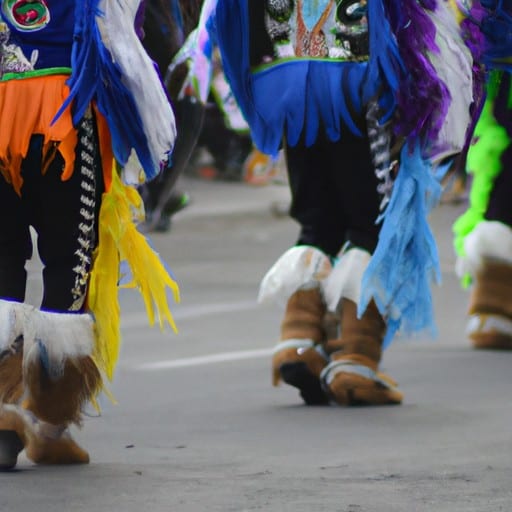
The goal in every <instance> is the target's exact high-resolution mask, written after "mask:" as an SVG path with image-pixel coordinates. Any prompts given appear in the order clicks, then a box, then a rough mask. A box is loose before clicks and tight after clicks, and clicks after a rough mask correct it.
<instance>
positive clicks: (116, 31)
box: [57, 0, 176, 179]
mask: <svg viewBox="0 0 512 512" xmlns="http://www.w3.org/2000/svg"><path fill="white" fill-rule="evenodd" d="M139 5H140V0H77V1H76V13H75V33H74V44H73V52H72V70H73V71H72V75H71V77H70V79H69V87H70V90H71V92H70V96H69V98H68V100H67V102H66V104H65V105H64V106H63V107H62V109H61V111H60V112H62V111H63V110H64V109H65V107H66V106H67V104H69V103H71V102H72V106H73V121H74V122H75V123H77V122H78V121H79V120H80V119H81V118H82V116H83V115H84V113H85V110H86V109H87V107H88V105H89V103H90V102H91V101H94V102H95V103H96V104H97V107H98V110H99V111H100V112H101V113H102V114H103V115H104V116H105V118H106V120H107V122H108V125H109V129H110V132H111V136H112V145H113V148H112V149H113V152H114V156H115V158H116V160H117V161H118V162H119V164H120V165H121V166H123V167H124V166H125V165H126V163H127V162H128V159H129V157H130V155H131V154H132V152H135V153H136V155H137V157H138V160H139V161H140V163H141V166H142V168H143V170H144V173H145V177H146V178H147V179H152V178H153V177H155V176H156V175H157V174H158V173H159V172H160V170H161V168H162V167H163V166H165V165H166V164H167V162H168V159H169V155H170V152H171V151H172V148H173V145H174V140H175V136H176V128H175V120H174V114H173V112H172V108H171V105H170V103H169V101H168V99H167V96H166V94H165V91H164V88H163V85H162V82H161V80H160V77H159V75H158V72H157V71H156V69H155V66H154V64H153V62H152V60H151V59H150V58H149V56H148V55H147V53H146V51H145V50H144V48H143V46H142V44H141V42H140V39H139V37H138V35H137V33H136V28H135V24H136V22H135V18H136V15H137V11H138V8H139ZM60 112H59V114H60ZM59 114H57V115H59Z"/></svg>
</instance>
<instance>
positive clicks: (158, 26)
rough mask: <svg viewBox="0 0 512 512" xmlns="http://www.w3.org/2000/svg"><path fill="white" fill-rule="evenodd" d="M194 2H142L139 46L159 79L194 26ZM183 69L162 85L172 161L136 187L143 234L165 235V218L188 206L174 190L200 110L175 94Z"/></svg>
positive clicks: (189, 150) (196, 1)
mask: <svg viewBox="0 0 512 512" xmlns="http://www.w3.org/2000/svg"><path fill="white" fill-rule="evenodd" d="M200 3H201V2H200V0H187V1H186V2H185V1H183V0H182V1H180V0H147V3H146V9H145V16H144V20H143V37H142V42H143V45H144V47H145V48H146V51H147V52H148V54H149V55H150V57H151V58H152V59H153V60H154V61H155V63H156V65H157V66H158V68H159V70H160V72H161V74H162V75H166V71H167V68H168V66H169V64H170V62H171V61H172V59H173V57H174V56H175V55H176V53H177V52H178V51H179V50H180V48H181V47H182V46H183V44H184V41H185V37H186V36H187V35H188V34H189V33H190V32H191V31H192V29H193V28H195V26H196V25H197V22H198V19H199V12H200ZM186 73H187V72H186V69H184V67H180V68H179V69H177V70H176V72H175V73H174V74H173V75H172V76H171V75H167V76H165V86H166V89H167V93H168V95H169V98H170V100H171V101H172V103H173V106H174V110H175V114H176V124H177V127H178V135H177V138H176V144H175V147H174V151H173V157H172V162H171V164H172V165H170V166H169V167H168V168H166V169H165V170H164V172H162V173H161V174H160V175H159V176H158V177H157V178H156V179H154V180H152V181H150V182H148V183H145V184H144V185H142V186H141V187H140V188H139V192H140V194H141V196H142V198H143V200H144V207H145V210H146V220H145V222H144V223H142V224H141V225H140V226H139V229H141V230H142V231H145V232H149V231H158V232H166V231H168V230H169V229H170V227H171V218H172V216H173V215H174V214H175V213H177V212H178V211H180V210H182V209H183V208H185V207H186V206H188V204H190V196H189V194H188V193H186V192H182V191H180V190H179V189H177V188H176V187H175V184H176V181H177V179H178V178H179V176H180V175H181V173H182V172H183V169H184V168H186V166H187V164H188V162H189V159H190V157H191V154H192V151H193V148H194V147H195V145H196V141H197V138H198V134H199V131H200V127H201V124H202V120H203V108H202V106H201V105H200V104H198V102H197V101H196V100H195V98H194V97H193V96H188V95H184V96H181V95H180V91H181V89H182V86H183V81H184V79H185V76H186Z"/></svg>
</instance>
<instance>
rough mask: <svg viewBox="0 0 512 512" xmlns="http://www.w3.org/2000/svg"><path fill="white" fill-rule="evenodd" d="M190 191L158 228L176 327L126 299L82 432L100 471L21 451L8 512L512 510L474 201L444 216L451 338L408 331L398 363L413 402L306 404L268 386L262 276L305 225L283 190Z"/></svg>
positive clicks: (198, 185)
mask: <svg viewBox="0 0 512 512" xmlns="http://www.w3.org/2000/svg"><path fill="white" fill-rule="evenodd" d="M181 186H182V187H183V188H184V189H186V190H189V191H190V193H191V195H192V197H193V203H192V204H191V206H190V207H189V208H188V209H186V210H184V211H183V212H181V213H180V214H178V215H177V216H176V219H175V221H174V225H173V229H172V232H171V233H170V234H166V235H155V236H153V237H152V240H153V243H154V245H155V246H156V248H157V250H158V251H159V252H160V253H161V254H162V255H163V256H164V258H165V259H166V260H167V261H168V262H169V264H170V266H171V268H172V270H173V272H174V273H175V275H176V277H177V279H178V281H179V282H180V284H181V290H182V303H181V304H180V305H179V306H176V307H175V308H174V312H175V316H176V320H177V323H178V327H179V330H180V332H179V334H178V335H175V334H173V333H172V332H171V330H170V329H167V330H166V331H164V332H163V333H162V332H160V331H159V330H158V329H157V328H154V329H149V328H148V327H147V323H146V319H145V316H144V313H143V310H142V304H141V302H140V300H139V299H138V297H137V295H136V293H135V292H133V291H123V292H122V304H123V340H124V345H123V350H122V355H121V360H120V364H119V367H118V370H117V375H116V379H115V382H114V384H113V386H112V391H113V394H114V396H115V397H116V400H117V404H116V405H113V404H111V403H110V402H109V401H108V400H104V401H103V412H102V415H101V417H94V411H91V413H90V417H87V418H86V420H85V423H84V428H83V429H82V430H81V431H76V435H77V438H78V439H79V440H80V442H81V443H82V444H83V445H84V446H85V447H87V448H88V449H89V451H90V454H91V459H92V460H91V464H90V465H88V466H85V467H37V466H34V465H32V464H31V463H30V462H29V461H28V460H27V459H26V458H24V457H23V456H22V457H21V458H20V464H19V467H18V470H17V471H15V472H13V473H9V474H0V511H1V512H32V511H37V512H85V511H87V512H100V511H101V512H103V511H105V512H169V511H171V512H202V511H207V512H214V511H215V512H217V511H218V512H231V511H232V512H244V511H265V512H281V511H285V512H288V511H290V512H322V511H327V512H417V511H418V512H423V511H426V512H430V511H432V512H434V511H435V512H444V511H446V512H497V511H504V512H509V511H510V510H511V509H512V488H511V482H512V464H511V452H512V443H511V441H512V428H511V425H512V395H511V387H512V386H511V384H512V377H511V370H510V369H511V366H512V353H511V354H508V353H488V352H487V353H486V352H475V351H473V350H472V349H471V348H470V347H469V345H468V343H467V341H466V339H465V337H464V327H465V309H466V304H467V293H466V292H464V291H462V290H460V289H459V286H458V283H457V280H456V278H455V277H454V275H453V266H454V256H453V252H452V249H451V233H450V229H451V223H452V221H453V219H454V218H455V217H456V215H457V214H458V213H459V212H460V211H461V210H462V207H455V206H452V205H446V206H442V207H440V208H439V209H438V210H437V211H436V212H435V213H434V214H433V216H432V223H433V226H434V230H435V233H436V235H437V237H438V240H439V246H440V252H441V258H442V271H443V285H442V287H441V288H438V289H436V290H435V304H436V310H437V319H438V327H439V336H438V339H437V340H434V341H432V340H426V339H417V340H397V341H396V342H395V343H394V344H393V345H392V346H391V348H390V349H389V350H388V351H387V352H386V354H385V357H384V364H383V368H384V370H385V371H386V372H388V373H389V374H390V375H392V376H393V377H394V378H395V379H396V380H398V382H399V384H400V388H401V389H402V391H403V392H404V393H405V401H404V404H403V405H402V406H397V407H375V408H353V409H344V408H340V407H333V406H331V407H309V408H308V407H305V406H303V405H302V404H301V400H300V399H299V397H298V394H297V392H296V391H295V390H294V389H293V388H289V387H280V388H272V386H271V380H270V351H271V348H272V345H273V344H274V342H275V340H276V338H277V333H278V327H279V321H280V315H281V313H280V312H279V311H277V310H275V309H273V308H272V307H269V306H265V307H262V306H257V304H256V295H257V287H258V284H259V281H260V279H261V277H262V276H263V274H264V273H265V271H266V270H267V269H268V267H269V266H270V265H271V264H272V263H273V262H274V261H275V259H276V258H277V257H278V256H280V255H281V253H282V252H283V251H284V250H285V249H287V248H288V247H289V246H290V245H291V244H292V243H293V242H294V239H295V236H296V234H297V227H296V225H294V224H293V223H292V222H291V221H290V220H289V219H287V218H285V217H279V216H276V215H274V214H273V213H272V212H273V211H274V210H275V209H276V208H275V207H276V205H277V206H280V205H283V204H284V205H286V202H287V190H286V187H284V186H281V187H279V186H274V185H273V186H269V187H264V188H255V187H252V188H251V187H249V186H247V185H242V184H229V183H224V184H221V183H207V182H200V181H193V180H190V179H187V180H185V181H184V182H183V183H182V184H181ZM37 270H38V265H37V263H33V264H32V265H31V274H30V275H31V290H32V293H33V295H34V296H37V285H36V284H37V281H36V278H37V274H36V272H37Z"/></svg>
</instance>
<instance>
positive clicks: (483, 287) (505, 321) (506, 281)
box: [467, 260, 512, 350]
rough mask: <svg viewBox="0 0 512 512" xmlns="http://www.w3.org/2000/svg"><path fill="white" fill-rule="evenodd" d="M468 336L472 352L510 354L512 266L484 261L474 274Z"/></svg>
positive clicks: (511, 336)
mask: <svg viewBox="0 0 512 512" xmlns="http://www.w3.org/2000/svg"><path fill="white" fill-rule="evenodd" d="M469 315H470V317H469V322H468V326H467V334H468V336H469V338H470V340H471V342H472V344H473V346H474V347H475V348H478V349H491V350H512V264H510V263H505V262H501V261H493V260H485V261H484V262H483V264H482V267H481V268H480V269H479V271H478V272H477V273H476V277H475V280H474V284H473V289H472V291H471V297H470V302H469Z"/></svg>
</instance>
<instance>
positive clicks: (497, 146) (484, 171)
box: [453, 71, 512, 286]
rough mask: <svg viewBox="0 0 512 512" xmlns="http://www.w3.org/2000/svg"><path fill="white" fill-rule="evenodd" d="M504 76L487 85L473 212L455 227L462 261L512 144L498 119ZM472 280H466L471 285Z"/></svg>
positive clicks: (472, 159)
mask: <svg viewBox="0 0 512 512" xmlns="http://www.w3.org/2000/svg"><path fill="white" fill-rule="evenodd" d="M501 76H502V74H501V72H497V71H496V72H493V73H491V75H490V77H489V81H488V83H487V98H486V101H485V104H484V107H483V109H482V113H481V115H480V119H479V120H478V123H477V125H476V128H475V133H474V137H475V138H476V139H477V142H476V143H475V144H474V145H472V146H471V148H470V150H469V153H468V158H467V172H468V173H470V174H472V175H473V183H472V185H471V192H470V195H469V208H468V209H467V211H466V212H465V213H464V214H463V215H461V216H460V217H459V218H458V219H457V220H456V221H455V223H454V225H453V232H454V234H455V239H454V246H455V251H456V252H457V255H458V256H459V257H463V256H465V251H464V240H465V238H466V236H467V235H469V233H471V232H472V231H473V230H474V229H475V227H476V226H477V225H478V224H479V223H480V222H481V221H483V220H484V215H485V212H486V210H487V205H488V203H489V198H490V195H491V192H492V189H493V185H494V182H495V180H496V178H497V176H498V175H499V173H500V172H501V169H502V163H501V156H502V155H503V153H504V151H505V150H506V149H507V147H508V146H509V144H510V138H509V136H508V135H507V131H506V129H505V128H504V127H503V126H501V125H500V124H498V122H497V121H496V119H495V117H494V100H495V98H496V96H497V94H498V89H499V86H500V83H501ZM507 106H508V108H509V109H510V108H512V89H511V91H509V98H508V105H507ZM470 281H471V278H470V276H465V277H464V278H463V280H462V284H463V286H468V285H469V284H470Z"/></svg>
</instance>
